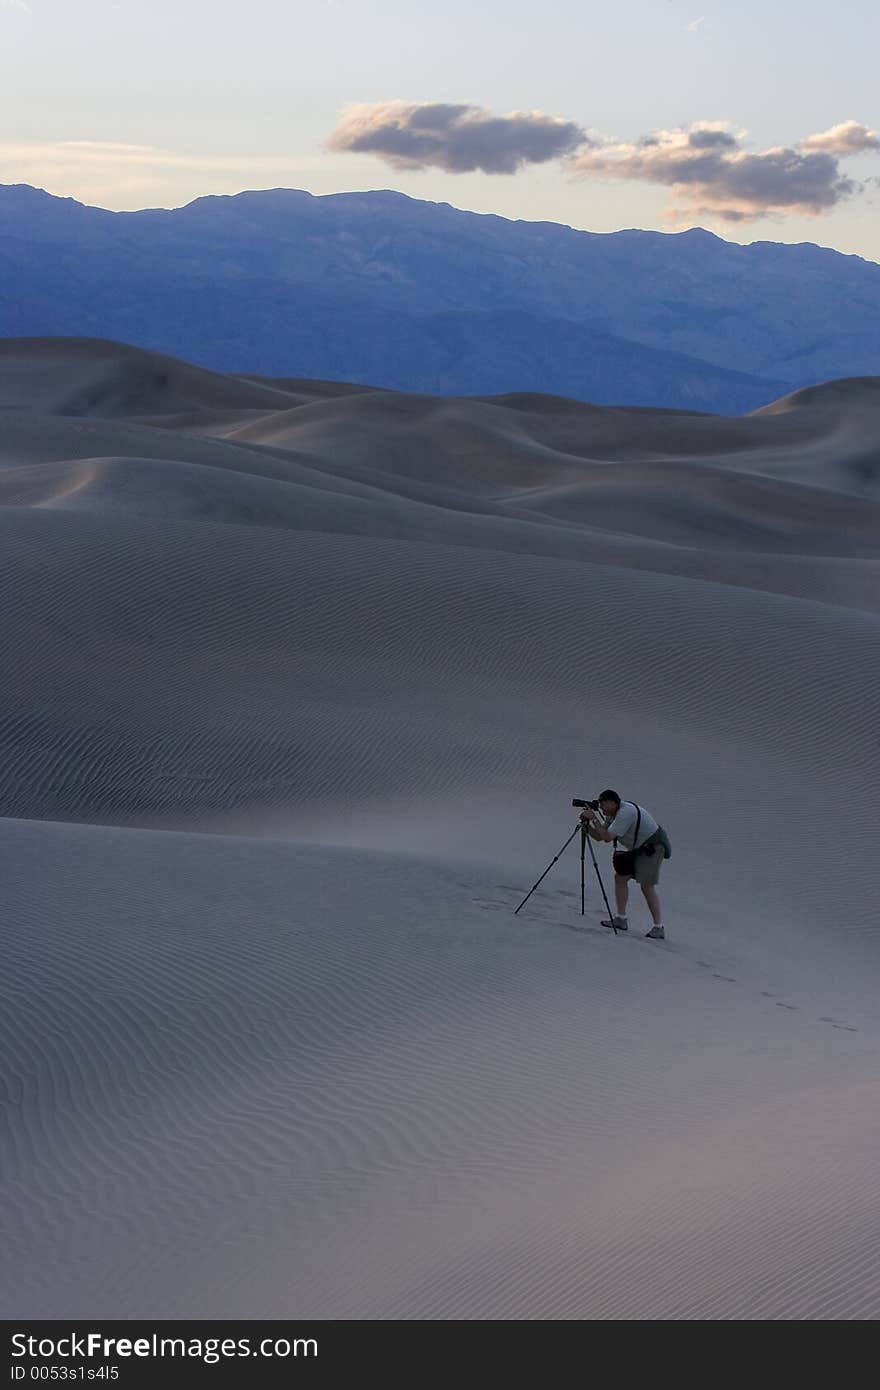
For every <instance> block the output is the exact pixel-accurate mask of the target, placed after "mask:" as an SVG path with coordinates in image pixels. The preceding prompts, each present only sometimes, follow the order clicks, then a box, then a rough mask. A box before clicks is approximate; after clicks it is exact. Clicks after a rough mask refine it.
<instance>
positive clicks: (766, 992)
mask: <svg viewBox="0 0 880 1390" xmlns="http://www.w3.org/2000/svg"><path fill="white" fill-rule="evenodd" d="M761 994H762V995H763V996H764V998H765V999H775V998H776V995H775V994H773V993H771V991H770V990H769V989H762V990H761Z"/></svg>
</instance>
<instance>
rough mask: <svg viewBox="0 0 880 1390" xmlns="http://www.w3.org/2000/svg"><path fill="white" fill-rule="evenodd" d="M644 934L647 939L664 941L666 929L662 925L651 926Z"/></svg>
mask: <svg viewBox="0 0 880 1390" xmlns="http://www.w3.org/2000/svg"><path fill="white" fill-rule="evenodd" d="M645 936H646V937H647V938H648V940H649V941H665V940H666V931H665V929H664V928H663V927H652V928H651V930H650V931H646V932H645Z"/></svg>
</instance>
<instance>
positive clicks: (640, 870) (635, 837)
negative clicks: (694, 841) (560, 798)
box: [581, 788, 672, 941]
mask: <svg viewBox="0 0 880 1390" xmlns="http://www.w3.org/2000/svg"><path fill="white" fill-rule="evenodd" d="M581 820H582V821H583V822H584V824H585V825H586V827H587V831H588V833H589V835H590V837H591V838H592V839H594V840H600V841H603V842H605V843H613V844H614V846H615V853H614V856H613V861H612V862H613V864H614V901H615V904H616V906H617V913H616V915H615V917H614V921H613V922H611V921H603V922H602V926H603V927H612V926H613V927H614V928H615V929H616V930H617V931H628V929H629V923H628V922H627V918H626V904H627V898H628V896H629V880H630V879H631V878H633V879H635V881H636V883H637V884H638V885H639V887H640V888H641V890H642V892H643V894H644V896H645V902H646V903H647V904H648V909H649V911H650V913H651V919H652V921H653V924H654V925H653V926H652V927H651V930H650V931H649V932H647V933H646V935H647V936H648V937H649V938H650V939H651V940H652V941H665V939H666V932H665V930H664V927H663V916H662V913H661V911H660V898H659V896H658V894H657V883H658V881H659V878H660V866H661V864H662V863H663V860H664V859H668V858H669V857H670V854H671V852H672V851H671V846H670V843H669V836H668V835H667V834H666V831H665V830H664V829H663V827H662V826H661V825H658V823H657V821H656V820H655V819H654V817H653V816H652V815H651V813H650V812H649V811H646V810H645V808H644V806H639V805H637V804H636V802H634V801H623V802H622V801H621V799H620V797H619V796H618V794H617V792H615V791H612V790H611V789H610V788H609V789H608V790H607V791H604V792H601V793H600V795H599V800H598V812H597V810H596V804H595V803H593V804H592V805H591V804H589V803H588V804H587V805H586V806H585V807H584V809H583V810H582V811H581ZM618 843H619V844H620V845H622V846H623V848H622V849H617V845H618Z"/></svg>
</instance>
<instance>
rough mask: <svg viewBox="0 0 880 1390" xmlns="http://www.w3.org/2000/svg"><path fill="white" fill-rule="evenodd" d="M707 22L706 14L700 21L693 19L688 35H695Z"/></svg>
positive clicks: (701, 16)
mask: <svg viewBox="0 0 880 1390" xmlns="http://www.w3.org/2000/svg"><path fill="white" fill-rule="evenodd" d="M705 22H706V16H705V15H704V14H701V15H700V18H699V19H692V20H691V22H690V24H689V25H688V26H687V30H688V33H689V34H695V33H696V32H697V30H698V29H699V27H700V25H701V24H705Z"/></svg>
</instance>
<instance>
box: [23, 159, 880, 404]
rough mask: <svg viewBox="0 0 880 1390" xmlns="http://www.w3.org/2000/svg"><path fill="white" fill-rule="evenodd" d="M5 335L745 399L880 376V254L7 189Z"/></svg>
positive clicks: (441, 386)
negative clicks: (93, 199)
mask: <svg viewBox="0 0 880 1390" xmlns="http://www.w3.org/2000/svg"><path fill="white" fill-rule="evenodd" d="M0 335H2V336H4V337H19V336H46V335H64V336H68V335H69V336H87V337H98V338H113V339H117V340H121V341H125V342H129V343H133V344H136V345H138V346H141V347H148V348H153V349H157V350H159V351H162V352H167V353H171V354H174V355H175V356H178V357H184V358H186V359H188V360H189V361H193V362H197V363H200V364H201V365H204V366H207V367H211V368H213V369H215V370H218V371H227V372H239V373H243V372H248V373H261V374H263V375H267V376H279V377H320V378H324V379H330V380H341V381H356V382H364V383H368V384H371V385H376V386H385V387H390V388H393V389H395V390H410V391H428V392H435V393H437V394H443V395H489V394H493V393H500V392H510V391H544V392H552V393H555V394H558V395H565V396H571V397H574V398H576V399H580V400H587V401H593V402H595V403H596V404H605V405H644V406H663V407H667V408H674V409H685V410H708V411H714V412H719V413H726V414H738V413H742V412H744V411H748V410H752V409H754V408H756V407H757V406H760V405H763V404H765V403H766V402H768V401H770V400H772V399H774V398H776V397H778V396H780V395H782V394H784V393H785V392H787V391H790V390H792V389H796V388H798V387H802V386H808V385H812V384H814V383H817V382H820V381H825V380H828V379H830V378H835V377H849V376H872V375H880V265H877V264H875V263H874V262H871V261H865V260H862V259H861V258H859V257H857V256H844V255H841V254H840V253H839V252H836V251H830V250H826V249H822V248H820V247H817V246H813V245H810V244H804V245H798V246H788V245H781V244H776V243H774V242H756V243H754V244H753V245H751V246H737V245H734V244H731V243H729V242H725V241H722V240H721V239H720V238H719V237H716V236H713V235H712V234H711V233H709V232H705V231H700V230H694V231H690V232H683V233H680V234H678V235H667V234H663V233H659V232H642V231H623V232H614V233H610V234H597V233H592V232H580V231H574V230H573V229H572V228H570V227H564V226H560V225H557V224H556V223H553V222H512V221H508V220H506V219H505V218H502V217H494V216H482V215H478V214H476V213H469V212H461V211H459V210H457V209H455V208H452V207H450V206H449V205H448V204H445V203H439V204H438V203H428V202H421V201H418V200H416V199H413V198H407V197H405V196H404V195H403V194H400V193H392V192H387V191H385V192H374V193H340V194H333V195H330V196H327V197H320V198H317V197H313V196H312V195H311V194H309V193H304V192H300V191H296V190H290V189H277V190H272V191H268V192H261V193H242V194H239V195H238V196H237V197H229V198H227V197H220V198H199V199H198V200H197V201H196V202H193V203H190V204H189V205H188V206H187V207H184V208H179V209H174V210H170V211H169V210H162V209H159V210H147V211H143V212H135V213H114V212H108V211H106V210H104V209H101V208H90V207H85V206H83V205H82V204H80V203H77V202H75V201H74V200H73V199H69V198H55V197H52V196H51V195H50V194H48V193H44V192H42V191H40V190H38V189H34V188H30V187H28V186H27V185H23V184H18V185H11V186H10V185H0Z"/></svg>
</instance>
